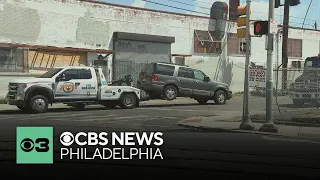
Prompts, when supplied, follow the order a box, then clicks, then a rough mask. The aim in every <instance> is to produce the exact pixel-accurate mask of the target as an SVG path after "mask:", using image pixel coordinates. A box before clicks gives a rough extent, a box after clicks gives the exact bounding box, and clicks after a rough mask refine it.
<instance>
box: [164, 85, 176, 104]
mask: <svg viewBox="0 0 320 180" xmlns="http://www.w3.org/2000/svg"><path fill="white" fill-rule="evenodd" d="M163 94H164V97H165V98H166V99H167V100H169V101H172V100H174V99H176V97H177V94H178V90H177V88H176V87H174V86H171V85H169V86H166V87H165V88H164V90H163Z"/></svg>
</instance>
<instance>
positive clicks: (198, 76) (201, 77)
mask: <svg viewBox="0 0 320 180" xmlns="http://www.w3.org/2000/svg"><path fill="white" fill-rule="evenodd" d="M205 76H206V75H205V74H204V73H203V72H202V71H199V70H194V78H195V79H198V80H201V81H202V80H204V77H205Z"/></svg>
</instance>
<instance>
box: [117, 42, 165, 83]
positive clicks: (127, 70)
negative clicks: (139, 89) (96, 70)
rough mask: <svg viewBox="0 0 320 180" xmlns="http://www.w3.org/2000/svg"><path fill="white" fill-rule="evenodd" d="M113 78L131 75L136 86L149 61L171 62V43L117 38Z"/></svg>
mask: <svg viewBox="0 0 320 180" xmlns="http://www.w3.org/2000/svg"><path fill="white" fill-rule="evenodd" d="M114 51H115V53H114V56H113V58H114V59H113V76H112V77H113V78H112V79H113V80H117V79H121V78H123V77H124V76H125V75H129V74H130V75H131V77H132V79H133V81H134V86H136V82H137V80H138V76H139V73H140V71H141V69H142V67H143V66H144V65H145V64H146V63H148V62H171V56H170V54H171V44H169V43H153V42H144V41H130V40H119V39H117V40H115V43H114Z"/></svg>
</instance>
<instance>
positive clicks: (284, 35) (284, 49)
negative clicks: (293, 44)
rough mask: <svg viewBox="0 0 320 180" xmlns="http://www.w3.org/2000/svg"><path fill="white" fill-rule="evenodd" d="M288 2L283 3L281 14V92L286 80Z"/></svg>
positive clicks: (285, 86) (285, 87)
mask: <svg viewBox="0 0 320 180" xmlns="http://www.w3.org/2000/svg"><path fill="white" fill-rule="evenodd" d="M289 10H290V4H289V0H285V1H284V12H283V13H284V14H283V26H282V68H283V71H282V90H286V89H287V78H288V71H287V68H288V31H289V12H290V11H289Z"/></svg>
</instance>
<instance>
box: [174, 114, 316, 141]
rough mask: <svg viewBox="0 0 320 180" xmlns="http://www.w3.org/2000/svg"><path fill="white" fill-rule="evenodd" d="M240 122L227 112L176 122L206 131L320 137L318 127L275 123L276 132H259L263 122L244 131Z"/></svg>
mask: <svg viewBox="0 0 320 180" xmlns="http://www.w3.org/2000/svg"><path fill="white" fill-rule="evenodd" d="M240 124H241V116H239V115H235V114H232V113H231V114H230V113H229V114H228V115H226V116H225V115H223V116H210V117H192V118H188V119H185V120H182V121H179V122H178V125H181V126H185V127H190V128H198V129H203V130H207V131H215V132H219V131H221V132H243V133H254V134H262V135H276V136H286V137H300V138H316V139H320V127H305V126H288V125H280V124H276V126H277V127H278V129H279V132H278V133H267V132H260V131H259V129H260V127H261V126H262V125H263V123H253V125H254V126H255V130H253V131H246V130H241V129H239V127H240Z"/></svg>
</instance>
